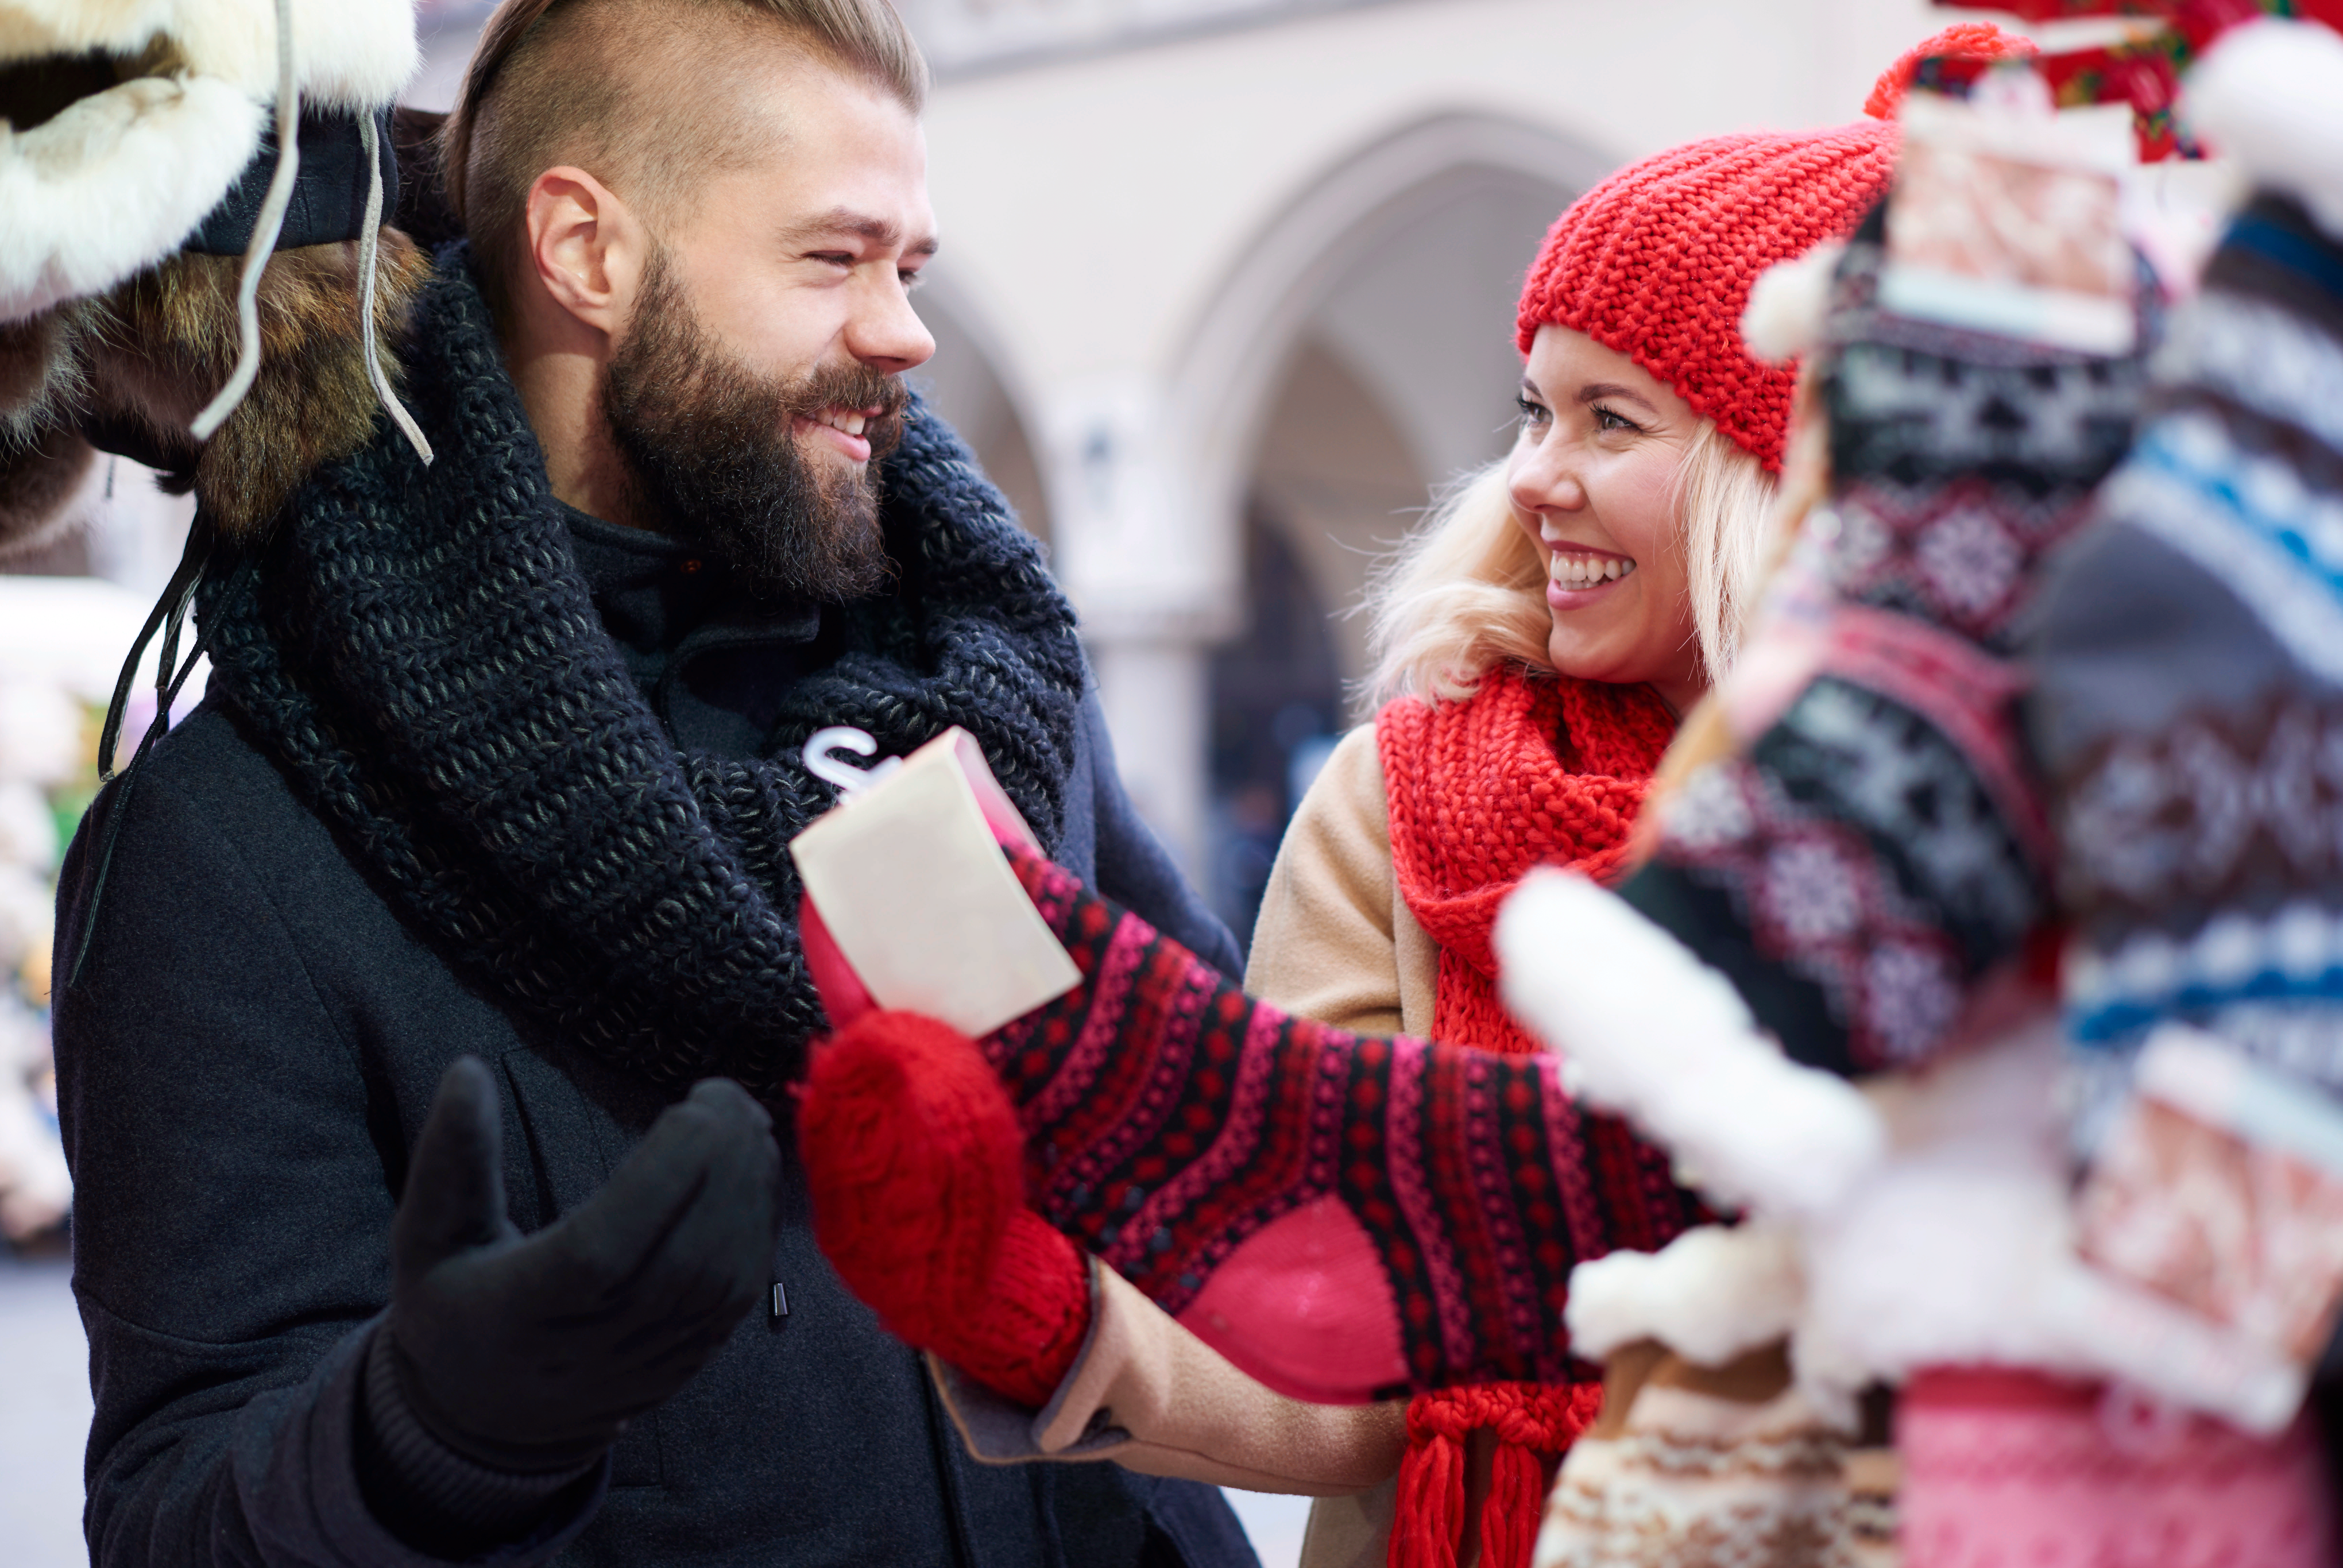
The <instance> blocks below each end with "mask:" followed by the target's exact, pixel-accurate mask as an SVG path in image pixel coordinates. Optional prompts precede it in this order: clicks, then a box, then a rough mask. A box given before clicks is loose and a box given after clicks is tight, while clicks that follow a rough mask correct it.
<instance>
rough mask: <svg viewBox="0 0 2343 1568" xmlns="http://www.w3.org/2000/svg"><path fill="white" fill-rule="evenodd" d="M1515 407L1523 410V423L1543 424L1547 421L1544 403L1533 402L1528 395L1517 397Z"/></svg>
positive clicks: (1514, 400) (1514, 402) (1514, 401)
mask: <svg viewBox="0 0 2343 1568" xmlns="http://www.w3.org/2000/svg"><path fill="white" fill-rule="evenodd" d="M1513 407H1516V408H1518V409H1520V410H1521V411H1522V423H1523V424H1524V425H1543V424H1544V423H1545V420H1546V411H1545V408H1544V405H1542V404H1537V403H1533V402H1531V401H1530V400H1529V399H1528V398H1526V397H1516V398H1514V399H1513Z"/></svg>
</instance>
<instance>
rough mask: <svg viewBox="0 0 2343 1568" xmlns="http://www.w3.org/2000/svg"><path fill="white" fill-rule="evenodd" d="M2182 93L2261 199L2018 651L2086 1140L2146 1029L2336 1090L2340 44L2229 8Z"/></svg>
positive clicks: (2230, 246)
mask: <svg viewBox="0 0 2343 1568" xmlns="http://www.w3.org/2000/svg"><path fill="white" fill-rule="evenodd" d="M2189 93H2190V103H2191V113H2192V116H2193V117H2194V118H2195V120H2196V121H2197V124H2198V125H2199V126H2201V127H2202V129H2203V130H2204V133H2205V134H2206V136H2207V137H2209V138H2212V139H2213V140H2214V141H2215V143H2216V145H2217V146H2219V147H2220V148H2221V149H2222V151H2223V152H2224V153H2225V154H2226V155H2227V156H2229V157H2231V158H2232V159H2234V160H2235V161H2236V163H2237V166H2239V167H2240V168H2242V169H2243V170H2245V171H2246V172H2247V175H2248V176H2251V177H2252V178H2254V179H2255V180H2257V181H2258V182H2260V184H2261V185H2262V187H2263V188H2262V189H2261V190H2260V191H2259V193H2258V195H2257V196H2256V197H2255V198H2254V200H2253V201H2252V202H2251V203H2250V204H2249V205H2247V206H2246V207H2245V209H2244V210H2243V211H2242V212H2240V213H2239V214H2238V215H2237V218H2236V220H2235V222H2234V223H2233V224H2232V225H2231V226H2230V228H2229V230H2228V232H2227V235H2226V236H2224V238H2223V240H2222V243H2221V245H2220V247H2219V248H2218V249H2217V251H2216V252H2215V253H2214V255H2213V256H2212V258H2211V260H2210V261H2209V262H2208V263H2207V266H2206V269H2205V274H2204V278H2203V284H2202V287H2201V290H2200V292H2199V293H2198V294H2197V297H2196V298H2195V299H2194V300H2192V301H2191V302H2189V304H2187V306H2186V307H2183V308H2181V309H2180V310H2179V311H2178V312H2177V313H2176V315H2175V317H2174V321H2173V329H2172V333H2171V337H2170V341H2169V342H2168V343H2167V346H2166V349H2165V352H2164V353H2163V354H2162V355H2160V356H2159V357H2158V358H2157V383H2158V385H2157V389H2156V394H2155V407H2156V416H2155V417H2154V418H2153V419H2151V420H2150V421H2149V422H2148V424H2147V427H2145V428H2144V429H2143V430H2142V431H2141V433H2140V438H2139V443H2138V445H2137V447H2134V448H2133V451H2132V453H2131V456H2130V457H2129V458H2128V460H2127V461H2126V462H2125V464H2124V466H2123V467H2122V468H2121V469H2119V470H2118V471H2117V473H2116V475H2115V477H2112V478H2111V479H2109V480H2108V481H2107V485H2106V487H2104V488H2103V489H2102V490H2101V492H2100V507H2101V510H2102V512H2103V514H2104V516H2103V518H2102V519H2101V521H2100V522H2099V524H2098V526H2097V528H2095V529H2094V530H2093V531H2092V533H2091V535H2090V536H2089V537H2088V538H2086V539H2084V540H2082V541H2080V542H2079V543H2078V544H2077V548H2076V549H2075V550H2074V551H2073V552H2072V553H2071V555H2070V556H2069V557H2068V558H2066V560H2065V561H2063V562H2062V565H2061V569H2060V571H2059V572H2058V574H2057V576H2056V580H2055V582H2054V584H2053V586H2052V588H2051V589H2050V591H2049V593H2048V594H2047V595H2046V602H2045V606H2044V613H2043V614H2042V615H2041V617H2040V618H2039V620H2040V625H2039V628H2038V630H2037V633H2036V641H2035V645H2034V649H2033V657H2034V664H2035V667H2036V670H2037V672H2038V682H2039V684H2038V687H2037V689H2036V696H2035V700H2034V702H2033V705H2032V709H2031V719H2032V721H2033V735H2034V739H2035V741H2036V745H2037V747H2038V749H2039V750H2040V754H2041V756H2042V758H2043V760H2044V763H2045V766H2046V769H2047V770H2048V772H2049V773H2050V775H2051V779H2052V795H2053V801H2054V809H2055V810H2056V820H2057V823H2058V829H2059V847H2060V850H2061V862H2060V873H2061V878H2060V885H2061V890H2062V891H2063V893H2064V894H2065V896H2066V905H2067V908H2068V910H2069V912H2070V914H2071V917H2072V924H2073V928H2074V938H2073V941H2072V944H2071V946H2070V947H2069V948H2068V950H2067V953H2066V968H2065V971H2064V974H2063V976H2062V979H2063V982H2064V987H2065V990H2066V1017H2067V1033H2068V1037H2069V1039H2070V1040H2071V1041H2072V1042H2073V1046H2074V1048H2075V1049H2074V1053H2073V1056H2074V1065H2075V1067H2076V1068H2077V1077H2078V1079H2079V1080H2080V1085H2081V1089H2082V1093H2081V1095H2080V1097H2079V1100H2078V1102H2077V1109H2078V1111H2079V1113H2080V1114H2079V1117H2078V1120H2077V1126H2076V1128H2075V1133H2076V1141H2077V1143H2078V1144H2079V1145H2080V1146H2082V1147H2083V1148H2085V1149H2088V1148H2090V1147H2092V1146H2094V1145H2095V1144H2096V1143H2097V1141H2098V1140H2099V1137H2100V1135H2101V1134H2102V1132H2103V1131H2105V1129H2106V1128H2107V1125H2108V1121H2109V1119H2110V1117H2111V1115H2112V1113H2113V1112H2114V1111H2115V1109H2116V1107H2117V1105H2118V1104H2120V1103H2121V1101H2122V1099H2123V1095H2124V1092H2125V1091H2126V1089H2127V1085H2128V1083H2129V1078H2130V1065H2131V1062H2132V1060H2134V1057H2135V1056H2136V1054H2137V1050H2138V1048H2139V1047H2140V1045H2141V1044H2142V1042H2143V1041H2144V1040H2146V1038H2147V1035H2148V1034H2149V1032H2150V1031H2151V1030H2154V1029H2155V1028H2156V1027H2157V1025H2159V1024H2161V1023H2163V1022H2165V1021H2167V1020H2178V1021H2181V1022H2185V1023H2187V1024H2188V1025H2190V1026H2193V1027H2195V1028H2197V1029H2200V1030H2206V1031H2207V1032H2209V1033H2211V1034H2213V1035H2215V1036H2217V1038H2219V1039H2220V1040H2222V1041H2224V1042H2225V1043H2226V1044H2227V1046H2229V1047H2230V1048H2231V1049H2232V1050H2236V1051H2237V1052H2239V1053H2241V1054H2243V1055H2245V1056H2247V1057H2249V1058H2253V1059H2256V1060H2259V1061H2261V1062H2264V1063H2266V1064H2268V1065H2270V1066H2273V1067H2277V1068H2280V1069H2283V1070H2288V1071H2291V1072H2293V1073H2295V1074H2297V1075H2298V1076H2299V1077H2300V1078H2301V1079H2303V1080H2306V1081H2308V1082H2309V1083H2313V1084H2316V1085H2318V1087H2319V1088H2321V1089H2323V1090H2324V1091H2326V1092H2327V1094H2328V1095H2329V1096H2332V1097H2335V1098H2337V1099H2338V1100H2343V853H2338V845H2343V833H2338V824H2343V204H2338V203H2337V202H2336V200H2335V199H2334V198H2333V197H2332V196H2326V199H2325V201H2324V203H2323V205H2322V202H2321V199H2320V198H2321V196H2322V194H2324V192H2331V191H2334V190H2336V189H2338V188H2343V156H2338V154H2337V153H2336V152H2335V151H2334V148H2335V147H2336V146H2337V143H2336V140H2335V136H2336V135H2337V134H2338V132H2337V131H2336V130H2334V129H2328V130H2324V131H2321V130H2318V129H2315V127H2318V126H2328V127H2338V126H2343V116H2338V113H2337V107H2336V106H2337V105H2338V103H2343V42H2338V40H2337V39H2336V37H2335V36H2334V35H2333V34H2332V33H2329V32H2328V31H2326V30H2325V29H2323V28H2321V27H2318V26H2316V25H2309V24H2297V23H2283V22H2278V21H2268V22H2258V23H2255V24H2252V25H2249V26H2247V27H2245V28H2242V29H2240V30H2239V31H2238V32H2237V33H2236V34H2233V35H2231V36H2230V37H2229V38H2228V39H2227V40H2225V41H2224V42H2223V43H2222V44H2221V45H2219V47H2218V48H2217V49H2216V50H2215V52H2214V53H2213V54H2212V55H2209V56H2208V57H2207V62H2206V64H2205V65H2203V66H2202V67H2201V68H2200V69H2199V70H2198V71H2197V74H2196V75H2194V76H2192V77H2191V79H2190V86H2189ZM2290 127H2300V128H2290ZM2306 147H2318V148H2321V149H2322V151H2321V152H2320V153H2319V155H2318V157H2316V158H2312V159H2308V160H2306V159H2305V158H2304V157H2303V156H2302V149H2303V148H2306ZM2318 170H2324V171H2325V173H2324V175H2323V176H2319V177H2314V174H2313V171H2318ZM2321 177H2323V179H2324V181H2325V182H2326V183H2325V185H2324V187H2323V189H2322V186H2321V185H2320V178H2321Z"/></svg>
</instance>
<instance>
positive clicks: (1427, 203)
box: [1166, 113, 1616, 566]
mask: <svg viewBox="0 0 2343 1568" xmlns="http://www.w3.org/2000/svg"><path fill="white" fill-rule="evenodd" d="M1615 162H1616V160H1615V159H1614V158H1612V157H1610V156H1606V155H1605V154H1604V153H1602V152H1600V151H1598V150H1596V149H1594V148H1592V147H1589V146H1585V145H1584V144H1582V143H1579V142H1576V141H1574V140H1572V139H1571V138H1569V137H1567V136H1563V135H1561V134H1559V133H1557V132H1555V131H1553V130H1550V129H1546V128H1544V127H1541V126H1533V125H1530V124H1527V123H1524V122H1522V121H1518V120H1513V119H1507V118H1502V117H1498V116H1489V115H1483V114H1476V113H1446V114H1436V115H1432V116H1425V117H1423V118H1421V119H1418V120H1416V121H1414V122H1413V123H1411V124H1408V125H1406V126H1401V127H1399V128H1397V129H1395V130H1393V131H1392V132H1390V133H1389V134H1387V135H1385V136H1382V137H1380V138H1378V139H1376V140H1375V141H1373V142H1372V143H1369V144H1367V145H1366V146H1362V147H1360V148H1359V149H1358V150H1357V151H1355V152H1353V154H1351V155H1350V156H1348V157H1346V158H1344V159H1343V160H1342V161H1341V162H1340V163H1338V164H1336V165H1334V166H1332V167H1330V168H1328V169H1326V170H1324V171H1323V172H1322V173H1321V174H1319V175H1318V176H1315V177H1313V178H1312V179H1311V180H1309V181H1308V182H1306V183H1305V184H1304V186H1302V188H1301V189H1300V190H1298V191H1297V192H1296V193H1295V195H1294V196H1293V199H1292V201H1291V202H1290V203H1288V204H1287V205H1286V206H1283V207H1282V209H1281V210H1280V211H1279V212H1278V213H1277V215H1276V216H1274V217H1273V218H1272V219H1271V221H1270V222H1269V223H1268V224H1267V225H1265V226H1263V227H1262V229H1261V230H1260V231H1259V232H1258V233H1257V234H1256V236H1254V238H1253V239H1252V242H1251V243H1249V244H1247V245H1246V246H1243V247H1242V253H1241V256H1240V257H1239V259H1238V260H1237V261H1236V262H1235V263H1234V264H1233V265H1232V266H1231V267H1230V269H1229V271H1228V272H1227V274H1226V275H1225V276H1224V277H1223V279H1222V283H1221V284H1220V286H1218V287H1216V288H1214V289H1213V290H1212V292H1211V294H1210V296H1209V297H1208V298H1209V303H1208V304H1207V306H1206V307H1205V308H1204V310H1203V311H1202V315H1201V316H1200V317H1199V318H1198V319H1197V321H1196V322H1195V324H1194V326H1193V327H1192V330H1191V331H1190V332H1189V333H1188V334H1187V347H1186V350H1185V352H1183V353H1182V356H1181V357H1180V359H1179V362H1178V363H1177V365H1176V366H1175V367H1173V369H1172V376H1171V377H1170V382H1169V386H1168V388H1167V397H1166V403H1167V410H1166V411H1167V414H1168V415H1169V417H1171V419H1172V421H1173V422H1174V423H1176V425H1177V426H1178V427H1180V430H1181V435H1182V437H1183V438H1182V441H1181V443H1180V447H1181V450H1182V456H1183V457H1184V458H1185V459H1186V461H1187V462H1188V463H1190V464H1191V465H1192V472H1191V474H1190V476H1189V477H1188V486H1187V489H1188V496H1189V499H1190V503H1191V505H1192V507H1193V508H1195V511H1196V514H1197V516H1196V521H1197V522H1198V523H1200V524H1201V525H1202V527H1203V528H1204V529H1206V530H1208V531H1209V532H1211V533H1212V535H1214V536H1216V537H1217V538H1219V540H1220V541H1221V545H1220V548H1221V549H1222V551H1223V552H1225V554H1226V556H1227V557H1228V558H1229V562H1230V565H1232V566H1233V565H1234V564H1235V558H1236V556H1237V554H1238V548H1237V540H1238V538H1239V537H1240V526H1241V523H1242V518H1243V515H1244V505H1245V496H1246V491H1247V488H1248V484H1249V476H1250V473H1251V470H1252V466H1253V463H1254V460H1255V458H1256V457H1257V456H1258V450H1259V442H1260V435H1261V431H1262V427H1263V422H1264V421H1263V411H1264V408H1265V407H1266V405H1267V402H1268V400H1269V398H1270V397H1272V394H1273V393H1274V392H1275V390H1276V389H1277V387H1278V384H1279V381H1280V378H1281V377H1282V376H1283V375H1284V373H1285V372H1286V370H1287V367H1288V366H1289V364H1290V362H1291V361H1292V357H1293V355H1294V352H1295V350H1296V347H1297V346H1298V345H1299V344H1300V343H1301V342H1302V339H1303V338H1304V337H1305V336H1306V335H1307V334H1308V333H1309V331H1310V329H1311V327H1312V318H1313V317H1314V316H1316V315H1317V314H1318V313H1319V312H1320V311H1321V310H1322V307H1324V306H1325V305H1326V304H1327V302H1328V301H1329V299H1330V298H1332V297H1334V296H1335V295H1336V294H1337V293H1338V291H1339V290H1340V289H1341V287H1342V285H1343V283H1344V282H1345V280H1346V278H1349V277H1351V276H1354V275H1355V274H1356V273H1357V271H1358V270H1359V268H1360V266H1361V265H1362V263H1363V261H1368V260H1371V259H1372V258H1373V256H1375V255H1376V254H1377V253H1378V252H1379V251H1382V250H1383V249H1384V248H1386V247H1388V246H1391V245H1393V243H1394V242H1397V241H1399V240H1401V239H1402V238H1403V236H1406V235H1407V234H1408V233H1409V232H1410V231H1411V230H1412V229H1417V228H1420V227H1421V226H1423V225H1424V224H1426V223H1427V222H1430V221H1435V220H1436V219H1437V218H1438V216H1439V215H1440V214H1441V213H1442V212H1443V209H1448V208H1453V206H1456V205H1457V204H1458V203H1459V201H1460V200H1467V199H1470V198H1471V197H1473V196H1475V195H1486V194H1490V193H1498V192H1512V193H1517V194H1518V193H1524V192H1535V193H1538V194H1539V195H1540V196H1543V197H1544V198H1545V201H1546V203H1547V205H1549V206H1550V207H1551V210H1550V211H1549V212H1548V214H1547V216H1548V217H1549V219H1550V218H1551V216H1553V214H1554V213H1555V212H1559V211H1560V210H1561V206H1562V205H1563V203H1564V201H1566V200H1567V199H1568V198H1569V197H1570V196H1574V195H1575V194H1576V193H1578V192H1579V191H1582V190H1584V189H1585V188H1586V187H1587V186H1590V185H1592V184H1593V183H1594V181H1595V180H1597V179H1599V178H1600V177H1601V176H1603V175H1604V173H1605V172H1607V171H1608V170H1609V169H1610V168H1611V167H1612V166H1614V163H1615ZM1529 254H1530V253H1529V250H1528V248H1527V247H1524V249H1523V254H1522V256H1521V257H1520V258H1519V261H1518V262H1517V263H1515V276H1518V272H1519V270H1520V269H1521V268H1523V267H1525V266H1526V265H1527V263H1528V261H1529ZM1348 357H1349V358H1350V359H1351V360H1352V362H1353V367H1354V368H1358V369H1362V370H1365V369H1369V368H1371V367H1365V366H1361V365H1359V364H1358V360H1359V358H1360V356H1359V355H1358V354H1357V353H1356V352H1355V351H1354V352H1353V353H1352V354H1350V355H1349V356H1348ZM1385 402H1386V404H1387V406H1389V405H1392V404H1393V403H1395V402H1396V400H1395V399H1393V398H1390V397H1386V398H1385ZM1391 411H1392V412H1393V414H1394V415H1402V416H1403V415H1404V414H1405V413H1406V410H1404V409H1403V408H1400V407H1392V409H1391ZM1402 422H1403V425H1405V424H1407V423H1410V422H1411V421H1408V420H1406V419H1404V418H1403V421H1402ZM1413 423H1415V424H1418V425H1419V426H1420V425H1421V423H1422V422H1421V421H1420V420H1418V421H1413ZM1409 434H1410V435H1411V437H1413V438H1416V439H1417V440H1418V441H1419V443H1420V444H1421V445H1423V446H1424V447H1427V448H1431V449H1427V450H1424V451H1422V452H1420V453H1419V454H1418V456H1419V457H1421V458H1422V459H1423V460H1424V461H1425V462H1426V463H1427V466H1432V467H1435V469H1436V468H1437V467H1448V466H1451V465H1450V463H1449V462H1448V461H1447V459H1446V453H1447V449H1448V448H1450V447H1453V445H1454V443H1453V441H1447V442H1442V441H1432V440H1425V439H1423V437H1424V435H1425V432H1423V431H1422V430H1421V429H1417V430H1411V431H1410V432H1409ZM1427 477H1440V475H1439V474H1438V473H1437V472H1436V471H1435V472H1433V473H1432V474H1429V475H1428V476H1427Z"/></svg>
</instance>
